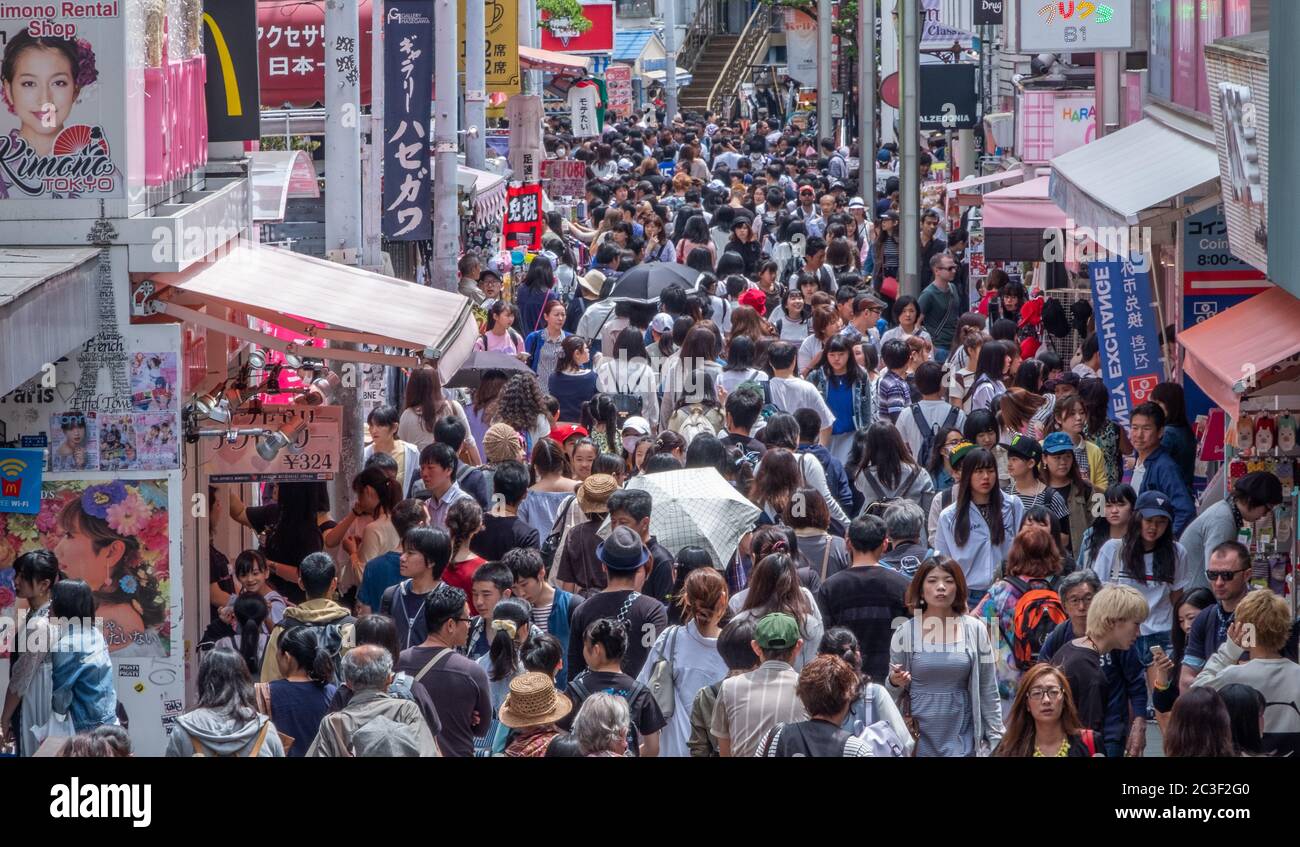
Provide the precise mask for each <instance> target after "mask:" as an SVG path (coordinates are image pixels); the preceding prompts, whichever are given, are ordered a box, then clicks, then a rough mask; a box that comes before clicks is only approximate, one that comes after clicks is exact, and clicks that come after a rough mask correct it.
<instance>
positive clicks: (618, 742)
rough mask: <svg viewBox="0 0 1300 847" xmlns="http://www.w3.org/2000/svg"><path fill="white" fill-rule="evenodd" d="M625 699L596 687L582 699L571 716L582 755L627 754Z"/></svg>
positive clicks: (629, 720)
mask: <svg viewBox="0 0 1300 847" xmlns="http://www.w3.org/2000/svg"><path fill="white" fill-rule="evenodd" d="M631 720H632V717H631V712H630V710H629V709H628V705H627V701H626V700H624V699H623V698H622V697H619V696H617V695H615V694H608V693H606V692H604V691H597V692H596V693H595V694H593V695H591V696H590V697H588V698H587V699H586V700H584V701H583V703H582V708H581V709H579V710H578V716H577V717H576V718H574V719H573V737H574V738H576V739H577V740H578V750H579V751H580V752H581V753H582V755H584V756H593V757H606V756H608V757H622V756H626V755H627V730H628V725H629V724H630V723H631Z"/></svg>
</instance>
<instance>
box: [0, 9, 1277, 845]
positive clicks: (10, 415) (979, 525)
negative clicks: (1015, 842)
mask: <svg viewBox="0 0 1300 847" xmlns="http://www.w3.org/2000/svg"><path fill="white" fill-rule="evenodd" d="M119 5H121V6H122V8H121V9H119V8H118V7H119ZM1039 5H1040V4H1035V3H1024V2H1021V3H1011V2H1007V3H1003V2H1001V0H996V1H995V0H962V2H955V0H860V2H858V3H836V4H832V3H831V2H829V0H809V2H802V1H801V2H792V1H790V0H782V2H772V1H771V0H683V2H676V0H660V2H644V0H637V2H631V0H616V2H604V1H603V0H600V1H597V0H546V2H537V3H534V2H533V0H518V2H517V6H518V8H516V2H515V0H510V2H506V0H486V2H484V1H483V0H387V2H385V3H383V4H380V3H378V0H376V2H375V3H373V4H372V2H370V0H365V2H360V3H358V2H357V0H344V1H343V2H338V3H336V2H333V0H331V2H328V3H326V2H318V0H307V1H306V2H300V0H293V2H288V0H246V2H228V3H214V2H209V3H208V4H204V3H203V2H201V0H177V2H169V3H167V4H162V5H161V6H158V8H157V9H154V7H153V6H152V5H150V4H149V3H147V2H145V0H125V2H123V3H122V4H117V3H113V4H91V5H89V6H85V7H82V6H76V5H73V4H65V6H63V7H61V8H60V9H55V8H54V7H49V8H45V7H39V6H37V7H30V8H29V7H21V8H20V7H13V8H14V11H13V12H12V14H11V13H10V12H9V11H8V10H9V8H10V7H5V9H6V10H7V11H6V12H5V13H4V14H3V15H0V35H2V36H3V42H4V47H3V51H4V55H3V66H2V67H0V77H2V80H0V81H2V83H3V95H4V98H3V99H4V102H5V104H6V105H7V106H8V112H7V114H10V115H11V118H12V121H11V122H12V126H11V128H10V131H9V132H8V134H4V135H0V230H2V231H3V238H2V239H0V243H3V244H4V245H8V246H3V247H0V270H3V271H4V273H3V274H0V276H3V277H4V279H0V328H2V329H3V334H4V337H5V338H6V341H5V351H4V352H3V353H0V392H3V394H2V395H0V687H2V688H3V690H4V692H5V694H4V705H3V713H2V714H0V759H6V760H10V759H11V760H13V761H12V762H11V765H12V766H14V767H19V768H22V767H23V766H24V764H23V763H22V762H20V761H18V760H19V759H28V758H31V759H36V758H50V759H58V758H68V757H82V758H114V757H119V758H129V757H136V758H212V757H235V758H258V757H269V758H300V757H301V758H368V757H383V758H407V757H409V758H421V757H423V758H448V757H450V758H604V757H608V758H734V757H760V758H766V757H781V758H787V757H801V758H802V757H820V758H840V757H875V758H918V759H922V758H925V759H935V758H1044V757H1047V758H1128V759H1135V758H1147V759H1166V758H1168V759H1180V758H1181V759H1191V758H1197V759H1206V758H1213V759H1227V758H1285V757H1290V756H1293V755H1295V754H1296V753H1297V752H1298V751H1300V664H1298V662H1300V656H1298V655H1297V639H1298V636H1300V623H1298V622H1297V621H1298V620H1300V615H1298V613H1297V601H1296V593H1295V584H1294V566H1295V561H1296V556H1297V553H1298V552H1300V551H1298V549H1297V542H1296V521H1297V507H1298V506H1300V488H1298V487H1297V461H1298V460H1300V449H1297V436H1296V433H1297V419H1298V418H1300V299H1297V298H1298V297H1300V284H1297V283H1296V282H1295V281H1294V280H1292V279H1288V278H1283V277H1286V274H1285V272H1284V271H1283V270H1282V269H1283V268H1284V267H1286V266H1290V265H1291V264H1292V263H1293V262H1294V261H1296V260H1300V256H1295V255H1293V253H1295V252H1296V250H1297V245H1296V244H1294V243H1292V242H1293V240H1292V239H1288V238H1286V237H1285V235H1281V236H1278V235H1275V237H1274V238H1272V239H1269V238H1268V229H1269V228H1270V227H1273V228H1279V227H1280V228H1282V229H1283V232H1285V231H1286V230H1287V228H1289V227H1291V226H1292V223H1293V222H1291V221H1290V215H1292V214H1294V212H1292V211H1291V210H1288V209H1279V208H1278V206H1279V205H1282V204H1280V203H1274V204H1273V205H1272V206H1270V204H1269V196H1270V181H1269V156H1268V145H1269V144H1270V139H1271V143H1272V144H1274V145H1278V146H1281V147H1282V149H1288V148H1289V147H1290V144H1289V142H1290V141H1292V140H1295V141H1300V126H1291V125H1289V124H1288V123H1287V122H1290V121H1293V120H1294V114H1292V112H1293V111H1294V110H1290V111H1284V110H1283V109H1282V108H1281V106H1275V107H1274V108H1273V109H1272V110H1271V111H1272V114H1273V115H1274V116H1275V117H1277V116H1279V115H1285V117H1284V118H1280V117H1277V121H1278V122H1280V123H1282V124H1283V125H1281V126H1273V127H1272V128H1270V127H1269V123H1268V121H1269V114H1270V109H1269V106H1270V100H1271V99H1272V100H1276V99H1278V98H1271V96H1270V86H1269V82H1270V79H1272V80H1273V86H1272V92H1273V93H1274V94H1276V95H1278V96H1279V97H1280V96H1281V95H1282V92H1283V91H1286V90H1288V88H1287V87H1286V83H1287V82H1291V81H1293V80H1294V79H1295V78H1296V74H1300V58H1296V57H1293V56H1292V55H1290V54H1291V53H1293V52H1294V51H1293V50H1287V49H1282V50H1281V52H1279V51H1270V45H1271V44H1279V45H1282V46H1283V48H1285V47H1289V46H1290V44H1291V43H1293V42H1294V37H1295V36H1296V35H1300V4H1296V8H1295V9H1293V8H1291V6H1290V4H1285V3H1280V2H1279V0H1273V2H1272V3H1271V4H1270V3H1259V2H1256V3H1250V2H1236V0H1222V2H1217V0H1216V2H1205V0H1122V1H1121V0H1112V2H1110V3H1108V4H1097V5H1094V4H1091V3H1080V4H1077V5H1076V4H1074V3H1068V4H1067V3H1061V4H1055V3H1049V4H1047V5H1044V6H1042V8H1038V6H1039ZM56 11H60V12H61V14H60V15H53V13H54V12H56ZM47 16H48V17H47ZM142 21H143V23H142V24H141V22H142ZM137 25H139V26H137ZM140 27H143V31H141V30H140ZM1279 39H1280V40H1279ZM479 42H482V44H481V45H480V43H479ZM457 44H459V45H460V55H459V56H458V55H457V51H456V49H455V48H456V45H457ZM137 78H138V85H137V83H136V82H129V83H125V82H123V80H124V79H131V80H137ZM74 112H75V114H74ZM0 114H5V113H4V112H0ZM55 124H57V126H56V125H55ZM1280 159H1282V157H1275V161H1274V170H1275V171H1276V174H1277V176H1276V177H1275V180H1280V182H1278V183H1277V185H1276V186H1274V188H1275V189H1277V188H1278V187H1280V192H1279V190H1274V191H1272V195H1273V196H1274V197H1284V196H1286V195H1287V194H1288V189H1289V188H1291V187H1296V188H1297V189H1300V184H1297V185H1292V184H1290V183H1291V181H1296V182H1300V173H1292V171H1294V170H1295V167H1294V165H1289V164H1285V163H1281V162H1280V161H1278V160H1280ZM1296 223H1300V222H1296ZM1270 269H1271V270H1270ZM899 766H901V765H899ZM1251 766H1252V765H1251V764H1250V763H1246V768H1247V770H1246V771H1245V773H1248V772H1249V768H1250V767H1251ZM488 767H491V766H488ZM633 767H635V766H633ZM927 767H928V768H931V769H934V768H940V767H943V766H942V765H937V764H936V765H928V766H927ZM982 767H986V768H994V769H996V767H997V766H996V765H995V764H994V763H982ZM1141 767H1142V766H1141V765H1140V763H1139V764H1132V765H1130V766H1128V768H1127V770H1126V771H1125V773H1124V774H1123V778H1124V779H1125V780H1127V781H1128V782H1129V783H1132V782H1133V781H1134V779H1135V775H1136V774H1139V773H1141ZM1149 767H1154V765H1151V766H1149ZM66 772H67V773H71V772H72V771H70V770H67V771H66ZM935 772H936V773H937V772H938V771H935ZM61 773H63V772H61V771H58V770H52V774H53V776H51V778H52V779H61V778H62V777H61V776H59V774H61ZM1189 773H1190V772H1189ZM1242 773H1243V772H1241V771H1237V770H1235V769H1234V770H1232V771H1230V772H1211V771H1206V774H1198V775H1197V776H1196V779H1197V780H1200V779H1201V776H1206V779H1205V780H1204V781H1205V782H1214V781H1215V779H1214V776H1215V775H1216V774H1217V775H1218V776H1219V777H1220V778H1219V779H1218V780H1217V782H1218V783H1222V784H1224V785H1227V784H1229V783H1231V784H1233V785H1244V786H1245V790H1236V789H1234V790H1232V791H1228V790H1225V789H1221V790H1220V791H1219V792H1218V793H1220V794H1246V793H1248V791H1249V789H1250V785H1249V784H1247V783H1246V782H1243V781H1242V779H1241V778H1240V777H1241V774H1242ZM997 775H998V776H1002V777H1007V776H1008V775H1007V774H997ZM42 776H43V777H44V776H45V775H42ZM697 776H699V777H701V778H703V775H702V774H698V775H697ZM1009 776H1010V777H1011V778H1016V777H1022V776H1023V774H1021V773H1016V774H1012V775H1009ZM133 778H134V777H133ZM886 778H889V777H886ZM1116 778H1118V777H1116ZM1187 778H1188V779H1189V780H1190V779H1191V778H1192V777H1191V776H1188V777H1187ZM895 779H896V778H895ZM159 781H160V782H161V779H159ZM1283 782H1285V780H1283ZM894 784H898V783H894ZM155 790H159V789H158V788H155ZM1096 790H1098V791H1100V790H1101V789H1096ZM1124 793H1125V794H1142V795H1145V794H1146V793H1147V792H1146V790H1145V789H1137V788H1134V789H1132V790H1131V791H1130V790H1129V789H1128V788H1126V789H1125V792H1124ZM1174 793H1175V794H1178V793H1180V792H1178V791H1175V792H1174ZM74 794H75V789H74ZM993 796H994V797H995V798H1000V795H993ZM1107 798H1108V799H1106V800H1103V801H1097V802H1098V803H1100V805H1102V806H1111V805H1115V804H1117V803H1119V802H1120V801H1119V800H1115V801H1113V802H1112V801H1111V800H1110V799H1109V795H1107ZM1008 799H1009V798H1008ZM1233 799H1234V803H1235V805H1237V806H1238V807H1239V808H1237V809H1236V810H1235V811H1234V810H1232V809H1227V814H1219V812H1214V811H1213V810H1210V811H1206V812H1205V814H1206V815H1207V816H1209V815H1211V814H1214V815H1217V816H1219V817H1233V816H1234V815H1235V816H1237V817H1249V815H1250V809H1247V808H1246V805H1248V804H1247V803H1246V801H1247V798H1245V797H1240V796H1239V797H1235V798H1233ZM42 802H48V801H46V800H43V801H42ZM1162 802H1163V801H1162ZM1224 802H1225V803H1226V802H1228V801H1227V800H1224ZM1243 804H1246V805H1243ZM56 805H57V803H56ZM1131 805H1133V806H1134V807H1137V806H1139V805H1141V803H1139V802H1137V801H1133V802H1132V803H1131ZM1211 805H1212V804H1211ZM80 808H85V806H84V803H83V805H82V806H81V807H80ZM1159 808H1165V807H1164V806H1159ZM1208 808H1209V805H1207V809H1208ZM1218 808H1219V807H1217V806H1216V807H1215V809H1218ZM1252 808H1254V807H1252ZM1103 811H1105V812H1106V813H1108V810H1103ZM1220 811H1222V810H1220ZM1243 811H1244V812H1245V814H1244V815H1243V814H1241V813H1242V812H1243ZM1200 813H1201V812H1199V811H1195V810H1194V811H1193V812H1187V811H1185V810H1184V811H1183V812H1179V814H1182V815H1184V816H1188V815H1190V816H1192V817H1194V816H1195V814H1200ZM77 814H78V812H76V811H72V812H70V816H73V817H75V816H77ZM81 814H83V816H85V813H81ZM1124 814H1127V813H1121V811H1120V809H1119V807H1118V806H1117V807H1116V817H1123V816H1124ZM51 815H53V816H55V817H59V816H60V814H59V813H58V812H57V811H56V810H55V808H54V806H51ZM92 816H93V815H92ZM141 820H142V818H141V816H140V815H137V816H136V823H137V825H141ZM1207 820H1208V817H1207ZM143 825H145V826H148V823H144V824H143Z"/></svg>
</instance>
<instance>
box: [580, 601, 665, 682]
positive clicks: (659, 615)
mask: <svg viewBox="0 0 1300 847" xmlns="http://www.w3.org/2000/svg"><path fill="white" fill-rule="evenodd" d="M631 595H632V592H631V591H627V590H620V591H603V592H601V593H600V594H597V595H595V596H593V597H591V598H590V599H588V600H586V601H585V602H584V603H583V604H582V605H581V606H578V607H577V608H576V609H574V610H573V612H572V613H571V616H570V618H569V631H570V633H571V634H570V635H569V679H576V678H577V676H578V674H580V673H582V672H583V671H585V670H586V669H587V660H586V659H584V658H583V657H582V643H583V638H582V636H583V633H585V632H586V631H587V627H588V626H590V625H591V624H592V623H593V622H594V621H597V620H600V619H601V618H617V617H619V612H620V611H622V609H623V606H624V604H626V603H627V600H628V598H629V597H630V596H631ZM623 620H624V621H626V622H627V623H628V628H627V632H628V636H627V652H626V653H625V654H623V661H622V663H621V664H622V667H623V673H625V674H627V675H628V676H631V677H635V676H637V674H639V673H641V666H642V665H644V664H645V659H646V656H648V655H650V648H651V647H653V646H654V643H655V639H656V638H658V637H659V633H660V632H662V631H663V629H664V627H666V626H668V610H667V609H665V608H664V604H663V603H660V602H659V601H658V600H656V599H654V598H653V597H648V596H646V595H645V594H641V595H640V596H638V597H637V598H636V599H635V600H633V601H632V603H631V604H630V605H629V606H628V610H627V612H626V613H625V614H624V615H623Z"/></svg>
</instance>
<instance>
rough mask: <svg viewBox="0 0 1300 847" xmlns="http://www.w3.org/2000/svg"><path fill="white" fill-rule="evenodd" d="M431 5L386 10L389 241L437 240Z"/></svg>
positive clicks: (407, 0) (406, 2)
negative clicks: (433, 188) (431, 159)
mask: <svg viewBox="0 0 1300 847" xmlns="http://www.w3.org/2000/svg"><path fill="white" fill-rule="evenodd" d="M430 8H431V6H430V4H429V3H428V2H420V0H388V2H387V3H386V4H385V6H384V224H383V232H384V237H385V238H387V239H389V240H390V241H427V240H428V239H430V238H433V220H432V217H433V213H432V210H433V207H432V205H431V203H430V187H431V185H432V180H431V179H430V176H431V174H432V170H431V169H430V167H429V143H430V138H429V117H430V110H431V109H432V106H433V20H432V19H431V18H430V17H429V9H430Z"/></svg>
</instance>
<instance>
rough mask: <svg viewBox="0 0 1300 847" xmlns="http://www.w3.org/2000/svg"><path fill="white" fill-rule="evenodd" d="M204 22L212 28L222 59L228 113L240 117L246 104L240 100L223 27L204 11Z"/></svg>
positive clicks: (233, 66) (233, 116) (232, 116)
mask: <svg viewBox="0 0 1300 847" xmlns="http://www.w3.org/2000/svg"><path fill="white" fill-rule="evenodd" d="M203 22H204V23H205V24H207V25H208V29H210V30H212V41H213V43H214V44H216V45H217V58H218V59H220V61H221V80H222V82H223V83H224V84H225V86H226V115H227V117H231V118H238V117H241V116H242V115H243V114H244V106H243V104H242V103H241V102H240V100H239V80H238V79H236V78H235V65H234V62H232V61H231V60H230V50H229V49H228V48H227V47H226V38H225V36H223V35H222V34H221V27H219V26H217V22H216V21H214V20H213V19H212V15H210V14H208V13H207V12H204V13H203Z"/></svg>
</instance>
